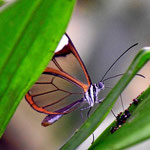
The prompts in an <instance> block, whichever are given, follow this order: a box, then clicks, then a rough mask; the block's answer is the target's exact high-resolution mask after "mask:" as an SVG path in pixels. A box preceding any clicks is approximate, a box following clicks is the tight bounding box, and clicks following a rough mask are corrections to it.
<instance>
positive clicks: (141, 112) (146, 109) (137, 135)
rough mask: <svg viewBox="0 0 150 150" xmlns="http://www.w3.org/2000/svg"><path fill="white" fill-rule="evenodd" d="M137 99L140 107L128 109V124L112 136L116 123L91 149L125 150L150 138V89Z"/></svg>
mask: <svg viewBox="0 0 150 150" xmlns="http://www.w3.org/2000/svg"><path fill="white" fill-rule="evenodd" d="M137 99H138V105H137V106H136V105H131V106H130V107H129V108H128V110H129V112H130V114H131V116H130V118H129V119H128V120H127V121H126V123H125V124H123V126H122V127H121V128H119V129H118V130H117V131H116V132H114V133H113V134H111V133H110V130H111V127H113V126H114V125H115V124H116V121H114V122H113V123H112V124H111V125H110V126H109V127H108V128H107V129H106V130H105V131H104V132H103V133H102V134H101V135H100V136H99V137H98V139H97V140H96V141H95V142H94V144H93V145H91V147H90V148H89V149H91V150H92V149H94V150H99V149H102V150H105V149H112V150H113V149H114V150H117V149H124V148H127V147H129V146H131V145H134V144H137V143H139V142H142V141H143V140H145V139H147V138H149V137H150V115H149V113H150V87H149V88H148V89H147V90H146V91H144V92H143V93H142V94H141V95H140V96H138V98H137Z"/></svg>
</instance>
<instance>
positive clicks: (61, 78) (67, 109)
mask: <svg viewBox="0 0 150 150" xmlns="http://www.w3.org/2000/svg"><path fill="white" fill-rule="evenodd" d="M135 45H137V44H134V45H133V46H135ZM133 46H131V47H130V48H128V49H127V50H126V51H125V52H124V53H123V54H122V55H121V56H120V57H119V58H118V59H117V60H116V61H115V62H114V63H113V64H112V65H111V66H110V68H109V69H108V70H107V71H106V73H105V74H104V76H103V77H102V80H101V81H100V82H98V83H96V84H92V82H91V79H90V76H89V74H88V72H87V70H86V68H85V65H84V63H83V62H82V60H81V58H80V56H79V54H78V52H77V50H76V48H75V46H74V45H73V43H72V41H71V39H70V38H69V36H68V35H67V34H66V33H65V34H64V35H63V37H62V39H61V41H60V43H59V45H58V47H57V49H56V50H55V53H54V56H53V58H52V60H51V61H50V64H49V66H48V67H47V68H46V69H45V71H44V72H43V74H42V75H41V77H40V78H39V80H38V81H37V82H36V83H35V84H34V86H33V87H32V88H31V89H30V90H29V91H28V93H27V94H26V95H25V99H26V100H27V102H28V103H29V104H30V105H31V107H32V108H33V109H35V110H36V111H38V112H40V113H44V114H47V116H46V117H45V119H44V120H43V121H42V125H43V126H48V125H51V124H53V123H54V122H56V121H57V120H59V119H60V118H61V117H62V116H63V115H65V114H68V113H71V112H72V111H74V110H76V109H77V108H79V107H81V106H83V105H85V104H87V105H88V106H86V107H83V108H82V109H88V108H92V107H93V106H94V104H95V103H101V102H102V101H103V99H99V98H98V94H99V92H100V91H101V90H103V89H104V81H105V80H107V79H110V78H107V79H104V78H105V76H106V74H107V73H108V71H109V70H110V69H111V68H112V67H113V66H114V64H115V63H116V62H117V61H118V60H119V59H120V58H121V57H122V56H123V55H124V54H125V53H126V52H127V51H128V50H129V49H131V48H132V47H133ZM77 65H78V68H79V66H80V68H81V69H82V71H76V70H77V69H76V66H77ZM80 73H83V75H84V78H85V79H84V82H83V81H81V80H79V79H78V78H76V75H77V74H79V76H80ZM120 75H122V74H120ZM117 76H119V75H116V76H114V77H117ZM111 78H113V77H111ZM72 87H74V88H73V89H72ZM79 89H80V91H79Z"/></svg>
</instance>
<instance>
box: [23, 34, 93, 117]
mask: <svg viewBox="0 0 150 150" xmlns="http://www.w3.org/2000/svg"><path fill="white" fill-rule="evenodd" d="M65 35H66V36H67V37H68V39H69V42H68V44H67V46H65V49H63V50H60V51H58V52H56V53H55V54H54V56H53V58H54V57H57V56H61V55H64V54H67V53H70V51H71V52H72V54H73V55H74V56H75V57H76V58H77V60H78V62H79V63H80V65H81V67H82V69H83V72H84V74H85V77H86V79H87V82H88V84H84V83H82V82H81V81H79V80H77V79H76V78H74V77H72V76H70V75H69V74H67V73H65V72H64V71H60V70H56V69H54V68H50V67H47V68H46V69H45V71H44V72H43V74H50V75H54V76H58V77H61V78H63V79H65V80H67V81H69V82H73V83H74V84H76V85H78V86H80V87H81V88H82V89H83V91H84V92H86V91H87V90H88V88H89V86H90V85H91V84H92V82H91V79H90V77H89V75H88V72H87V70H86V68H85V65H84V63H83V61H82V60H81V58H80V56H79V54H78V52H77V51H76V49H75V47H74V45H73V43H72V41H71V39H70V38H69V36H68V35H67V34H65ZM25 99H26V100H27V102H28V103H29V104H30V105H31V107H32V108H33V109H35V110H36V111H38V112H41V113H45V114H62V113H59V112H51V111H47V110H45V109H44V108H42V107H39V106H37V105H36V104H35V103H34V101H33V97H32V95H30V93H29V92H28V93H27V94H26V95H25Z"/></svg>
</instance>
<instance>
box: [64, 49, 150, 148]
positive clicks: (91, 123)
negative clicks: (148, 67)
mask: <svg viewBox="0 0 150 150" xmlns="http://www.w3.org/2000/svg"><path fill="white" fill-rule="evenodd" d="M149 59H150V47H147V48H143V49H142V50H141V51H140V52H139V53H138V54H137V56H136V57H135V59H134V60H133V62H132V64H131V65H130V66H129V68H128V70H127V72H126V73H125V74H124V75H123V77H122V78H121V79H120V80H119V82H118V83H117V84H116V86H115V87H114V88H113V89H112V90H111V91H110V93H109V94H108V96H107V97H106V98H105V100H104V101H103V103H102V104H100V105H99V107H98V108H97V109H96V111H95V112H94V113H93V114H92V115H91V116H90V118H89V119H88V120H87V121H86V122H85V123H84V124H83V125H82V126H81V128H80V129H79V130H78V131H77V132H76V133H75V134H74V135H73V136H72V137H71V138H70V140H69V141H68V142H67V143H66V144H65V145H64V146H63V147H62V148H61V150H65V149H67V150H71V149H75V148H76V147H77V146H79V145H80V144H81V143H82V142H83V141H84V140H85V139H86V138H87V137H88V136H89V135H90V134H92V133H93V131H94V130H95V129H96V128H97V127H98V126H99V124H100V123H101V122H102V121H103V120H104V119H105V117H106V116H107V114H108V113H109V112H110V110H111V109H112V107H113V105H114V103H115V101H116V100H117V98H118V96H119V95H120V93H121V92H122V91H123V90H124V89H125V87H126V86H127V85H128V83H129V82H130V81H131V79H132V78H133V77H134V76H135V74H136V73H137V72H138V71H139V70H140V69H141V68H142V67H143V66H144V65H145V63H146V62H147V61H148V60H149Z"/></svg>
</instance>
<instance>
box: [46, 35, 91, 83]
mask: <svg viewBox="0 0 150 150" xmlns="http://www.w3.org/2000/svg"><path fill="white" fill-rule="evenodd" d="M48 67H50V68H54V69H57V70H59V71H61V72H65V73H67V74H69V75H71V76H72V77H74V78H76V79H79V80H80V81H82V82H83V83H85V84H87V85H91V80H90V77H89V75H88V72H87V70H86V68H85V66H84V64H83V62H82V60H81V58H80V56H79V54H78V52H77V51H76V49H75V47H74V45H73V43H72V41H71V39H70V38H69V37H68V35H67V34H64V35H63V37H62V39H61V41H60V43H59V45H58V47H57V49H56V50H55V54H54V56H53V58H52V61H51V62H50V64H49V65H48Z"/></svg>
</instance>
